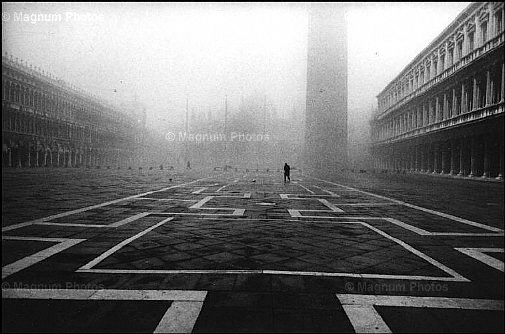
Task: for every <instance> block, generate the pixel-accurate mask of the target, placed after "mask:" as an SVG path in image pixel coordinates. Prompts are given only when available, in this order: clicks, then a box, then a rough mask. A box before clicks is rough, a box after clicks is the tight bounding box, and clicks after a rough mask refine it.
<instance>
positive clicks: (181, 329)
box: [154, 301, 203, 333]
mask: <svg viewBox="0 0 505 334" xmlns="http://www.w3.org/2000/svg"><path fill="white" fill-rule="evenodd" d="M202 306H203V302H180V301H175V302H173V303H172V305H171V306H170V307H169V308H168V310H167V312H166V313H165V315H164V316H163V318H161V321H160V322H159V323H158V326H157V327H156V329H155V330H154V333H191V332H192V331H193V327H194V326H195V323H196V319H198V316H199V315H200V311H201V310H202Z"/></svg>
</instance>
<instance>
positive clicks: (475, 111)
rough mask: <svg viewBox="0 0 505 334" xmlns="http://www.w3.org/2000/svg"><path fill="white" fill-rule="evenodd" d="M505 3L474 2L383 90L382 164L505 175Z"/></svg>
mask: <svg viewBox="0 0 505 334" xmlns="http://www.w3.org/2000/svg"><path fill="white" fill-rule="evenodd" d="M503 8H504V6H503V3H502V2H485V3H482V2H479V3H472V4H470V5H469V6H468V7H467V8H466V9H465V10H464V11H463V12H462V13H461V14H459V15H458V17H456V19H455V20H454V21H453V22H452V23H451V24H450V25H449V26H448V27H447V28H446V29H445V30H444V31H443V32H442V33H441V34H440V35H439V36H438V37H437V38H436V39H435V40H434V41H433V42H432V43H431V44H429V45H428V46H427V47H426V48H425V49H424V50H423V51H422V52H421V53H420V54H419V55H417V57H415V58H414V59H413V60H412V61H411V62H410V63H409V64H408V65H407V66H406V67H405V68H404V69H403V70H402V71H401V72H400V74H398V75H397V76H396V78H395V79H394V80H393V81H392V82H390V83H389V84H388V85H387V86H386V87H385V88H384V89H383V90H382V92H380V93H379V95H378V96H377V101H378V108H377V110H376V111H375V112H374V115H373V118H372V121H371V129H372V130H371V131H372V133H371V136H372V146H371V153H372V158H373V165H374V170H375V171H380V172H384V171H389V172H405V173H407V172H411V173H425V174H427V173H430V174H445V175H447V176H449V175H451V176H454V177H465V178H471V177H481V178H488V179H489V178H493V179H503V150H504V147H503V143H504V138H503V134H504V119H503V111H504V110H503V109H504V79H505V65H504V54H505V53H504V22H503V20H504V9H503Z"/></svg>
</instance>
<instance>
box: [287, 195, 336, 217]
mask: <svg viewBox="0 0 505 334" xmlns="http://www.w3.org/2000/svg"><path fill="white" fill-rule="evenodd" d="M316 199H317V200H318V201H319V202H321V203H323V204H324V205H325V206H327V207H328V208H329V209H330V210H305V209H304V210H296V209H288V213H289V214H290V215H291V217H297V218H309V217H314V216H304V215H302V212H337V213H340V212H344V210H342V209H340V208H338V207H337V206H336V205H334V204H332V203H330V202H328V201H327V200H325V199H323V198H316ZM316 217H317V216H316ZM323 218H325V217H323Z"/></svg>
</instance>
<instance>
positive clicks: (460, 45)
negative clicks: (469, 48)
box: [456, 39, 463, 59]
mask: <svg viewBox="0 0 505 334" xmlns="http://www.w3.org/2000/svg"><path fill="white" fill-rule="evenodd" d="M456 47H457V50H458V57H459V58H460V59H461V58H462V57H463V39H461V40H459V41H458V44H457V46H456Z"/></svg>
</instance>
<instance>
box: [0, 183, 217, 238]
mask: <svg viewBox="0 0 505 334" xmlns="http://www.w3.org/2000/svg"><path fill="white" fill-rule="evenodd" d="M208 178H210V176H208V177H204V178H201V179H198V180H194V181H191V182H187V183H183V184H178V185H175V186H171V187H166V188H162V189H158V190H152V191H148V192H145V193H142V194H137V195H132V196H128V197H124V198H118V199H115V200H113V201H108V202H104V203H100V204H96V205H91V206H87V207H84V208H80V209H76V210H71V211H66V212H62V213H59V214H56V215H52V216H48V217H44V218H39V219H35V220H31V221H28V222H24V223H20V224H15V225H10V226H6V227H2V232H6V231H11V230H15V229H18V228H21V227H25V226H29V225H32V224H36V223H42V222H47V221H50V220H53V219H57V218H61V217H66V216H70V215H73V214H76V213H81V212H85V211H89V210H93V209H97V208H101V207H103V206H108V205H111V204H116V203H119V202H122V201H127V200H131V199H136V198H138V197H143V196H146V195H150V194H154V193H157V192H161V191H166V190H170V189H174V188H179V187H183V186H186V185H189V184H193V183H196V182H199V181H202V180H205V179H208Z"/></svg>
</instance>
